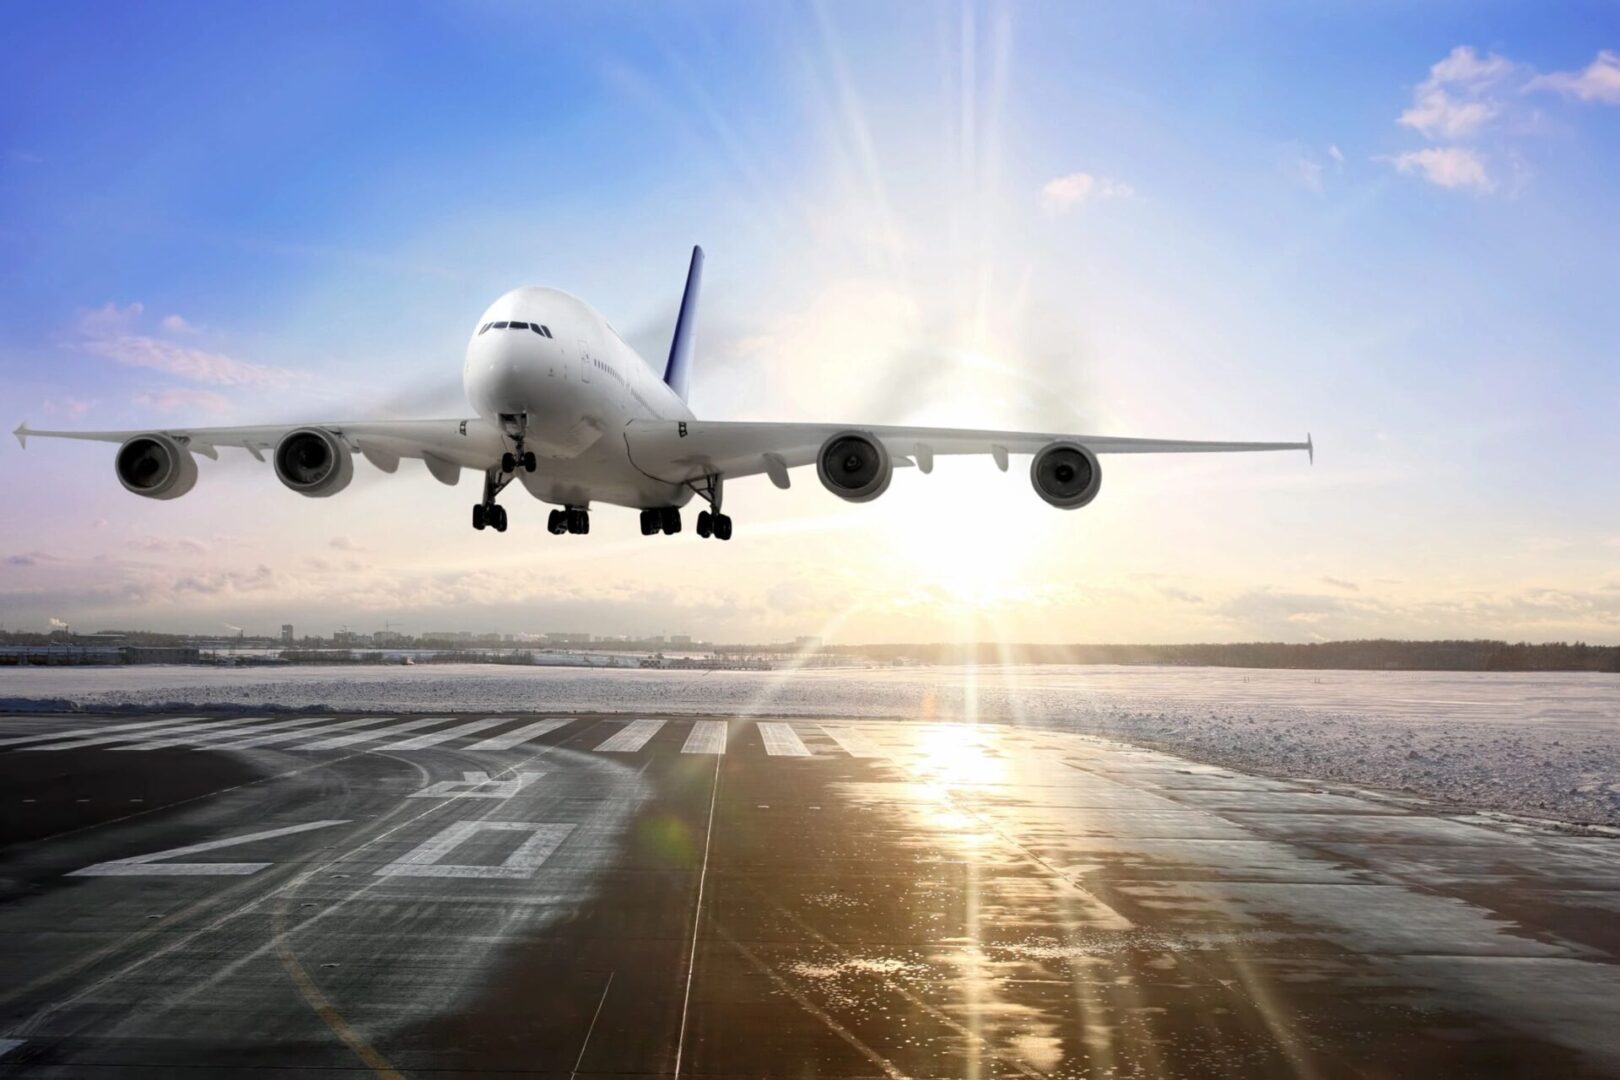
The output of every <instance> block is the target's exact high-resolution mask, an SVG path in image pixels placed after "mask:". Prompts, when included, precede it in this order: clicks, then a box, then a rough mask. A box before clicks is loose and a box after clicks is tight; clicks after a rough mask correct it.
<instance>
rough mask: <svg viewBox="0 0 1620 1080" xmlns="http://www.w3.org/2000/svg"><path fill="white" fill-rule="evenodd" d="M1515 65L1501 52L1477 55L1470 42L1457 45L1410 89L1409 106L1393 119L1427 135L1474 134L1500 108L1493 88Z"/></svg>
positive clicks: (1463, 136) (1497, 113)
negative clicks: (1426, 75) (1501, 54)
mask: <svg viewBox="0 0 1620 1080" xmlns="http://www.w3.org/2000/svg"><path fill="white" fill-rule="evenodd" d="M1516 66H1517V65H1515V64H1514V63H1513V61H1511V60H1509V59H1508V58H1507V57H1505V56H1498V55H1496V54H1495V53H1492V54H1491V55H1490V56H1484V57H1482V56H1480V55H1479V54H1478V53H1476V52H1475V51H1474V49H1473V46H1471V45H1458V46H1457V47H1456V48H1455V49H1452V50H1451V52H1450V53H1449V54H1448V55H1447V56H1446V58H1445V59H1444V60H1441V61H1439V62H1438V63H1436V64H1434V65H1432V66H1431V67H1430V68H1429V77H1428V78H1427V79H1424V80H1423V81H1422V82H1421V83H1419V84H1418V85H1417V88H1416V89H1415V90H1413V91H1412V106H1411V108H1409V109H1407V110H1406V111H1405V112H1403V113H1401V115H1400V118H1399V120H1398V121H1397V123H1400V124H1404V125H1405V126H1406V127H1409V128H1413V129H1415V130H1417V131H1419V132H1422V133H1423V135H1424V136H1426V137H1427V138H1430V139H1464V138H1468V137H1470V136H1472V135H1476V134H1478V133H1479V132H1480V130H1481V129H1483V128H1484V127H1485V126H1486V125H1487V124H1488V123H1490V122H1491V121H1492V120H1493V119H1495V118H1496V117H1497V116H1498V115H1499V114H1500V113H1501V111H1502V106H1501V103H1500V101H1499V100H1498V99H1497V98H1496V97H1495V96H1494V93H1493V91H1494V90H1495V88H1496V87H1498V86H1499V85H1500V84H1501V82H1502V80H1503V79H1505V78H1506V77H1507V76H1508V75H1510V74H1511V73H1512V72H1513V71H1514V70H1515V68H1516Z"/></svg>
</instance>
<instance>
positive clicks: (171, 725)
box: [23, 716, 209, 750]
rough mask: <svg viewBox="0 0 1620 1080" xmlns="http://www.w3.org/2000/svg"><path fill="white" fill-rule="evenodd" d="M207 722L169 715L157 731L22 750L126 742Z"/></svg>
mask: <svg viewBox="0 0 1620 1080" xmlns="http://www.w3.org/2000/svg"><path fill="white" fill-rule="evenodd" d="M208 726H209V725H208V723H207V722H206V721H205V720H204V719H203V718H202V717H201V716H171V717H170V718H169V720H168V727H165V728H161V729H159V730H158V731H148V732H146V733H145V734H143V735H130V734H127V733H126V734H122V735H105V734H104V735H102V736H100V737H99V738H94V739H74V740H73V741H71V742H57V743H50V744H48V745H46V746H25V747H23V749H24V750H79V749H82V748H83V747H86V746H104V745H106V744H108V743H121V742H128V741H130V740H131V739H144V738H146V736H147V735H157V734H160V733H161V734H164V735H170V734H177V733H179V732H181V731H190V730H194V729H197V728H206V727H208Z"/></svg>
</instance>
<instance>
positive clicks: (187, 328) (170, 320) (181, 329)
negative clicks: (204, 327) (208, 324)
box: [163, 315, 197, 334]
mask: <svg viewBox="0 0 1620 1080" xmlns="http://www.w3.org/2000/svg"><path fill="white" fill-rule="evenodd" d="M163 329H165V330H167V331H169V333H171V334H195V333H196V332H197V328H196V327H195V326H192V325H191V324H190V323H188V322H187V321H186V320H185V319H184V318H182V317H181V316H179V315H165V316H163Z"/></svg>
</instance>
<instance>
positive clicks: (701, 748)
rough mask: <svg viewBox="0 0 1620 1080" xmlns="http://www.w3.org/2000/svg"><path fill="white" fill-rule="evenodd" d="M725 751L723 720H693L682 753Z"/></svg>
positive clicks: (724, 723)
mask: <svg viewBox="0 0 1620 1080" xmlns="http://www.w3.org/2000/svg"><path fill="white" fill-rule="evenodd" d="M725 752H726V722H725V721H724V720H694V721H693V722H692V734H690V735H688V736H687V737H686V745H685V746H683V747H681V753H683V754H723V753H725Z"/></svg>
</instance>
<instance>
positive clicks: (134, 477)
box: [115, 435, 197, 499]
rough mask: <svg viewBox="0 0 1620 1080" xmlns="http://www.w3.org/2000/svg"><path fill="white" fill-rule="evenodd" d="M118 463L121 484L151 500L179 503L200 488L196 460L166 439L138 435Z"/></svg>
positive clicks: (123, 449) (121, 449)
mask: <svg viewBox="0 0 1620 1080" xmlns="http://www.w3.org/2000/svg"><path fill="white" fill-rule="evenodd" d="M115 461H116V467H117V469H118V482H119V483H121V484H123V485H124V488H125V489H126V490H128V491H133V492H134V493H135V494H137V495H141V496H144V497H145V498H148V499H178V498H179V497H180V496H182V495H184V494H185V493H186V492H188V491H190V490H191V489H192V488H194V487H196V486H197V459H196V458H194V457H192V456H191V451H190V450H188V449H186V448H185V447H184V446H181V445H180V444H179V443H178V442H176V441H175V440H174V439H172V438H170V437H169V436H167V435H136V436H135V437H134V438H132V439H130V440H128V441H127V442H125V443H124V445H123V446H120V447H119V448H118V457H117V458H116V459H115Z"/></svg>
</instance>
